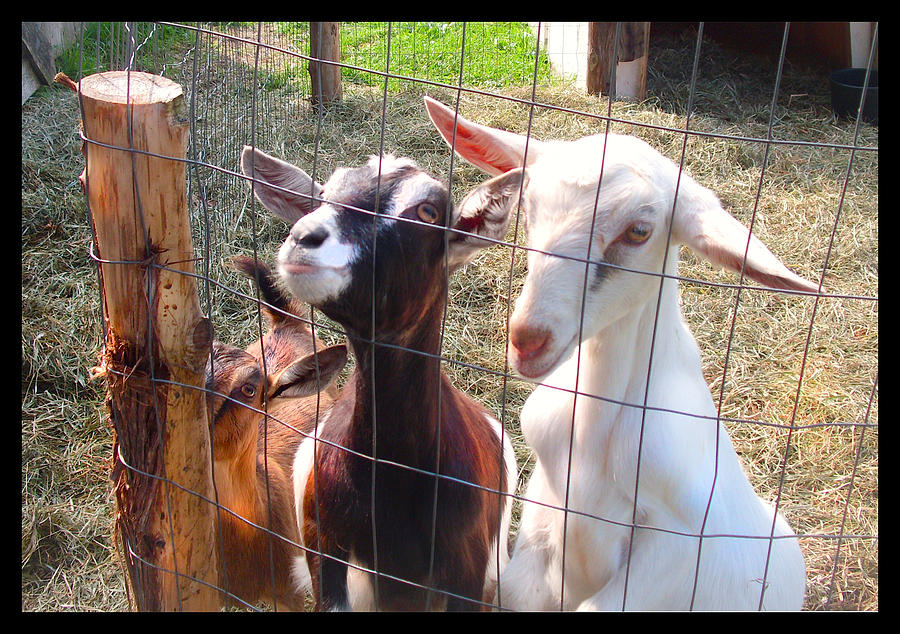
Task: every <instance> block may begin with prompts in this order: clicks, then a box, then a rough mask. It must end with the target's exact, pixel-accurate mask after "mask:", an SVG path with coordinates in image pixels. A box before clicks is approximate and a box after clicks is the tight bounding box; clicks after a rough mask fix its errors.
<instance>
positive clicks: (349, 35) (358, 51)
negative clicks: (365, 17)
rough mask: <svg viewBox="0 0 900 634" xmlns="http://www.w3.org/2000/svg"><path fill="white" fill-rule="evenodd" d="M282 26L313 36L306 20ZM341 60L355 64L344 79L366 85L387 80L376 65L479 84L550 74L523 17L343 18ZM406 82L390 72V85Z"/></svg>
mask: <svg viewBox="0 0 900 634" xmlns="http://www.w3.org/2000/svg"><path fill="white" fill-rule="evenodd" d="M279 30H280V31H281V32H282V33H285V34H288V35H289V36H290V37H291V38H293V39H294V41H295V42H303V41H308V39H307V38H308V37H309V23H307V22H296V23H294V22H292V23H284V24H282V25H279ZM389 33H390V38H389V37H388V34H389ZM388 46H390V60H391V62H390V66H389V67H388V66H387V64H386V60H387V52H388ZM463 47H464V48H463ZM300 48H301V50H303V48H302V47H300ZM461 51H464V52H463V53H462V55H461ZM461 57H463V58H464V59H465V63H464V64H461ZM341 63H343V64H347V65H349V66H352V67H356V68H344V69H343V70H342V78H343V79H344V80H345V81H347V82H351V83H356V84H362V85H367V86H384V75H383V74H379V73H378V72H374V73H373V72H371V71H380V72H381V73H384V72H385V71H387V72H388V73H389V74H391V75H398V76H402V77H409V78H415V79H425V80H428V81H434V82H440V83H446V84H450V85H458V84H460V83H462V84H463V85H466V86H480V87H499V86H504V85H509V84H517V83H528V82H530V81H531V80H532V78H533V77H535V76H536V77H537V78H538V81H539V82H546V81H548V80H549V78H550V76H551V75H550V63H549V61H548V60H547V56H546V54H545V53H544V52H543V51H542V52H541V53H540V54H539V55H538V64H537V69H536V68H535V36H534V33H533V32H532V31H531V29H530V28H529V27H528V25H527V24H525V23H524V22H486V23H467V24H466V23H462V22H449V23H448V22H394V23H388V22H344V23H341ZM460 75H461V78H460ZM403 83H404V80H402V79H398V78H396V77H391V78H390V79H389V80H388V90H397V89H398V88H399V87H400V86H401V85H402V84H403Z"/></svg>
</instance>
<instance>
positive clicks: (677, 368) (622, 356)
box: [573, 267, 702, 407]
mask: <svg viewBox="0 0 900 634" xmlns="http://www.w3.org/2000/svg"><path fill="white" fill-rule="evenodd" d="M672 270H674V267H673V269H672ZM577 352H580V362H579V366H578V368H579V372H578V391H579V392H586V393H589V394H595V395H599V396H602V397H603V398H605V399H610V400H612V401H617V402H625V403H632V404H637V405H642V404H643V403H644V397H645V393H646V395H647V404H648V405H650V406H657V407H665V406H666V405H667V404H672V403H678V402H679V395H678V394H666V385H665V382H664V378H665V377H669V376H673V375H675V374H678V375H681V376H692V377H697V378H698V379H699V380H701V381H702V373H701V368H700V360H699V354H698V350H697V346H696V343H695V342H694V339H693V337H692V336H691V335H690V333H689V331H688V330H687V329H686V326H685V324H684V321H683V319H682V317H681V310H680V308H679V304H678V287H677V281H676V280H675V279H672V278H667V279H666V280H665V282H664V286H663V290H662V293H661V294H660V296H659V310H658V311H657V301H656V297H655V296H654V298H653V299H652V300H651V301H648V302H645V303H644V304H642V305H641V306H640V307H638V308H636V309H635V310H634V311H632V312H630V313H629V314H628V315H627V316H625V317H624V318H622V319H619V320H618V321H616V322H614V323H612V324H610V325H609V326H607V327H606V328H604V329H603V330H602V331H600V332H599V333H597V334H595V335H594V336H593V337H591V338H590V339H587V340H586V341H584V343H583V344H582V346H581V349H580V351H576V353H577ZM573 367H574V362H573ZM648 373H649V376H650V380H649V386H648ZM648 389H649V392H648Z"/></svg>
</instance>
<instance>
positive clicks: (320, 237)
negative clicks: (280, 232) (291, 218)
mask: <svg viewBox="0 0 900 634" xmlns="http://www.w3.org/2000/svg"><path fill="white" fill-rule="evenodd" d="M291 237H292V238H293V239H294V242H295V243H297V244H298V245H299V246H301V247H305V248H307V249H314V248H316V247H317V246H319V245H321V244H322V243H323V242H325V240H327V239H328V230H327V229H326V228H325V227H323V226H322V225H317V226H315V227H312V228H310V229H307V228H306V227H298V226H295V227H294V228H293V229H292V230H291Z"/></svg>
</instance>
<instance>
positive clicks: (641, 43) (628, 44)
mask: <svg viewBox="0 0 900 634" xmlns="http://www.w3.org/2000/svg"><path fill="white" fill-rule="evenodd" d="M615 39H616V23H615V22H591V23H589V24H588V70H587V92H588V94H591V95H604V94H606V95H610V96H611V97H612V98H616V97H617V96H619V97H626V98H629V99H638V100H641V99H643V98H644V97H645V96H646V94H647V54H648V51H649V50H650V23H649V22H622V23H621V25H620V27H619V46H618V49H617V50H613V46H614V45H615ZM614 65H615V68H616V83H615V85H614V86H610V81H609V80H610V70H611V69H612V68H613V66H614Z"/></svg>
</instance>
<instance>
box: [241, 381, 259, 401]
mask: <svg viewBox="0 0 900 634" xmlns="http://www.w3.org/2000/svg"><path fill="white" fill-rule="evenodd" d="M241 393H242V394H243V395H244V396H246V397H248V398H253V397H254V396H256V386H255V385H252V384H250V383H244V384H243V385H242V386H241Z"/></svg>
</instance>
